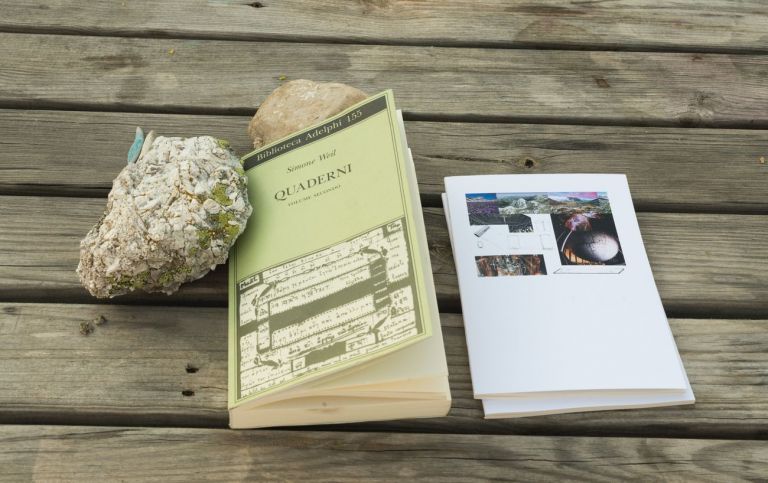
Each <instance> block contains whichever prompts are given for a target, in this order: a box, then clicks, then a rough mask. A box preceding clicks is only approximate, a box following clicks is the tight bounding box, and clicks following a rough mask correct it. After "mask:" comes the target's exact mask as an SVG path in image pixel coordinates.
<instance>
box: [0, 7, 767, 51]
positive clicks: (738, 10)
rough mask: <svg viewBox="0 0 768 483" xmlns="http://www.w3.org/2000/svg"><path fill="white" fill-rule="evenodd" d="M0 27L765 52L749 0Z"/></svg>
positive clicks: (6, 19)
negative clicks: (737, 0)
mask: <svg viewBox="0 0 768 483" xmlns="http://www.w3.org/2000/svg"><path fill="white" fill-rule="evenodd" d="M2 3H3V6H2V7H1V8H2V10H3V17H2V19H0V29H2V30H6V31H17V32H48V33H50V32H53V33H56V32H69V33H77V34H97V35H126V36H138V37H156V36H171V37H193V38H222V39H223V38H229V39H249V40H255V39H286V40H303V41H307V40H310V41H321V42H329V41H330V42H362V43H396V44H427V45H479V46H498V47H530V46H536V47H568V48H574V47H576V48H585V47H587V48H593V49H617V48H619V49H646V50H647V49H688V50H692V49H694V50H737V51H745V50H747V51H766V50H768V38H766V35H765V25H766V24H768V14H767V13H766V9H765V8H764V7H765V6H764V4H762V3H761V2H760V1H758V0H752V1H740V2H729V1H726V0H709V1H708V2H706V4H702V3H701V2H696V1H695V0H684V1H677V2H674V3H659V2H653V1H649V0H643V1H629V0H623V1H612V2H582V1H576V0H572V1H560V0H545V1H538V2H534V3H532V2H530V1H525V0H511V1H505V0H484V1H483V2H473V1H451V2H444V1H440V0H422V1H419V2H414V1H404V0H375V1H360V2H345V1H343V0H327V1H324V2H306V1H301V0H287V1H286V0H281V1H279V2H272V1H263V2H244V1H234V0H218V1H203V0H196V1H184V0H175V1H166V2H163V4H162V8H159V7H158V5H157V4H156V3H152V2H150V1H149V0H138V1H137V0H132V1H130V2H123V3H114V2H109V3H101V2H87V3H84V2H79V1H77V0H48V1H46V2H45V3H44V4H36V3H34V2H9V1H5V2H2Z"/></svg>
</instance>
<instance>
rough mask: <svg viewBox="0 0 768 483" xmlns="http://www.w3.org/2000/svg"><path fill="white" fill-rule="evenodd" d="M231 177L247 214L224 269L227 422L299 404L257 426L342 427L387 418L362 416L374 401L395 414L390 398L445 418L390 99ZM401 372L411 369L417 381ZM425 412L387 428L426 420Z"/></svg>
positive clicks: (261, 156)
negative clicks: (240, 179)
mask: <svg viewBox="0 0 768 483" xmlns="http://www.w3.org/2000/svg"><path fill="white" fill-rule="evenodd" d="M243 167H244V169H245V171H246V174H247V177H248V194H249V199H250V202H251V205H252V206H253V214H252V215H251V218H250V220H249V222H248V227H247V229H246V230H245V232H244V233H243V235H242V236H241V237H240V238H239V239H238V241H237V244H236V246H235V247H234V249H233V250H232V252H231V254H230V261H229V324H230V337H229V340H230V347H229V357H230V361H229V368H230V371H229V406H230V409H234V408H238V407H242V405H243V403H248V402H258V404H262V405H263V404H267V403H269V402H274V401H277V400H280V399H285V398H286V397H288V396H291V397H294V398H295V397H297V395H300V396H301V398H302V399H300V401H301V403H300V404H299V402H296V400H294V401H293V402H292V403H291V404H292V406H291V405H288V404H287V403H283V404H282V405H280V406H273V407H263V410H264V414H268V413H269V414H273V415H275V414H278V413H279V414H280V416H277V417H278V419H279V418H282V419H283V421H282V424H308V423H312V422H344V421H348V420H354V419H360V418H363V419H365V418H370V419H376V418H378V417H381V415H382V414H385V413H386V414H389V413H391V412H392V411H384V410H383V409H381V410H377V409H374V410H371V408H372V407H374V406H376V405H377V404H381V402H380V401H379V402H376V401H377V399H376V398H379V397H388V398H390V403H392V407H397V406H398V405H397V404H394V403H395V401H392V399H391V398H393V397H396V396H397V395H403V394H404V395H406V396H408V397H409V398H410V400H411V401H410V402H418V401H417V400H418V399H424V398H426V399H435V398H436V397H437V396H435V393H438V396H440V397H441V398H442V400H443V402H438V405H439V406H440V408H441V410H442V411H443V412H442V414H444V412H445V411H447V408H445V409H444V410H443V409H442V408H443V407H444V406H445V404H444V402H445V401H446V400H447V401H448V402H450V396H446V393H448V390H447V369H446V365H445V354H444V350H443V348H442V338H440V337H439V330H440V326H439V317H438V313H437V304H436V299H435V295H434V288H433V282H432V273H431V268H430V265H429V256H428V251H427V248H426V236H425V234H424V227H423V219H422V218H421V216H422V215H421V212H420V211H421V210H420V202H419V198H418V191H417V189H416V180H415V173H414V171H413V167H412V160H411V159H410V157H409V151H408V149H407V145H406V144H405V139H404V130H403V128H402V122H401V119H400V118H398V114H397V112H396V110H395V107H394V99H393V96H392V93H391V91H385V92H383V93H381V94H379V95H376V96H373V97H371V98H369V99H367V100H366V101H364V102H362V103H360V104H358V105H357V106H354V107H352V108H350V109H349V110H347V111H345V112H343V113H341V114H339V115H338V116H335V117H333V118H331V119H328V120H326V121H323V122H322V123H320V124H318V125H316V126H313V127H311V128H308V129H306V130H303V131H301V132H298V133H296V134H294V135H292V136H290V137H288V138H285V139H282V140H280V141H277V142H275V143H273V144H271V145H269V146H266V147H264V148H261V149H259V150H257V151H255V152H253V153H251V154H249V155H248V156H246V157H245V158H243ZM434 332H438V337H436V338H435V337H431V336H432V335H433V333H434ZM427 339H431V340H429V341H428V342H427ZM420 342H424V344H426V345H424V344H421V343H420ZM413 344H417V345H418V346H419V351H417V352H414V351H407V350H405V349H404V348H407V346H410V345H413ZM388 354H392V356H393V357H387V355H388ZM395 354H396V355H395ZM374 361H377V364H374V363H373V362H374ZM404 361H405V362H407V363H408V364H410V365H412V364H414V363H418V364H419V365H420V369H419V370H416V371H414V372H413V373H414V374H416V378H417V379H418V380H413V378H412V377H411V376H410V375H409V374H408V373H407V372H406V373H404V372H403V368H404V364H405V362H404ZM352 369H355V370H356V371H357V373H356V374H357V375H356V376H355V375H353V376H349V375H344V377H340V376H339V375H338V374H341V373H344V374H348V373H350V370H352ZM337 373H338V374H337ZM331 374H334V377H333V378H329V377H327V376H330V375H331ZM437 376H439V377H441V378H442V379H443V380H444V381H437V382H436V383H434V382H435V377H437ZM321 378H322V381H321V382H316V380H317V379H321ZM325 381H329V382H325ZM403 382H406V383H407V384H403ZM427 386H429V387H427ZM443 386H444V387H443ZM425 388H426V389H425ZM435 388H437V389H435ZM342 396H344V397H347V399H344V397H342ZM312 397H314V398H315V399H311V398H312ZM318 397H320V399H318ZM323 398H324V399H323ZM352 398H356V399H352ZM353 401H354V404H353ZM363 403H364V404H363ZM355 404H357V405H358V406H359V407H358V408H357V409H354V410H351V409H350V408H351V407H352V406H354V405H355ZM361 404H362V406H365V407H366V408H367V409H365V410H363V409H360V405H361ZM408 404H409V402H408V401H400V402H399V406H401V407H406V406H408ZM430 404H431V406H429V404H427V405H426V406H424V405H423V404H422V407H421V408H420V409H418V410H416V411H415V412H414V411H411V412H409V411H408V409H407V407H406V408H405V409H402V408H401V410H400V413H399V414H401V415H402V417H408V416H410V417H416V416H419V415H422V413H424V414H423V415H425V416H434V415H437V414H435V409H434V406H435V404H434V403H430ZM315 405H317V406H318V407H317V408H315ZM300 406H301V407H300ZM289 407H292V408H294V409H297V411H296V412H294V413H293V414H289V413H288V412H286V411H287V408H289ZM334 408H335V410H336V413H335V414H332V413H333V411H331V410H332V409H334ZM298 409H302V410H303V412H302V411H299V410H298ZM313 410H314V411H315V413H311V411H313ZM318 411H320V412H318ZM322 411H325V412H322ZM312 414H314V416H313V415H312ZM388 417H396V415H395V414H389V416H388ZM266 419H267V420H269V421H271V424H268V425H273V424H277V423H275V422H274V421H275V418H274V417H273V418H271V420H270V418H266ZM238 421H240V422H238V423H237V425H239V426H240V427H243V426H244V425H248V424H251V423H249V422H244V421H243V420H241V419H238ZM269 421H268V422H269ZM262 423H264V421H263V420H262V421H260V422H258V423H253V425H265V424H262Z"/></svg>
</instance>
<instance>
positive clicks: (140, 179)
mask: <svg viewBox="0 0 768 483" xmlns="http://www.w3.org/2000/svg"><path fill="white" fill-rule="evenodd" d="M150 134H151V133H150ZM130 159H131V155H130V154H129V160H130ZM250 214H251V206H250V204H249V203H248V196H247V192H246V177H245V173H244V172H243V168H242V167H241V165H240V161H239V160H238V158H237V157H235V155H234V154H233V153H232V152H231V151H230V150H229V148H228V144H226V142H224V141H222V140H218V139H216V138H213V137H210V136H200V137H193V138H186V139H184V138H170V137H162V136H158V137H157V138H154V136H152V135H150V136H148V137H147V139H146V141H145V142H144V145H143V148H142V149H141V155H140V156H139V157H138V160H136V162H129V164H128V165H127V166H126V167H125V168H124V169H123V170H122V171H121V172H120V174H119V175H118V176H117V178H115V181H114V183H113V185H112V191H110V193H109V198H108V200H107V208H106V211H105V212H104V216H103V217H102V218H101V220H100V221H99V222H98V223H96V225H95V226H94V227H93V228H92V229H91V231H90V232H89V233H88V234H87V235H86V237H85V238H84V239H83V240H82V241H81V242H80V264H79V265H78V267H77V273H78V275H79V276H80V281H81V282H82V284H83V286H85V288H87V289H88V291H89V292H90V293H91V294H92V295H94V296H96V297H114V296H116V295H121V294H124V293H127V292H130V291H133V290H136V289H141V290H144V291H147V292H165V293H167V294H170V293H173V292H174V291H176V290H178V288H179V286H180V285H181V284H182V283H185V282H189V281H192V280H195V279H198V278H200V277H202V276H203V275H205V274H206V273H208V271H209V270H213V269H214V268H215V267H216V265H218V264H221V263H224V262H225V261H226V259H227V255H228V253H229V248H230V247H231V246H232V244H233V243H234V241H235V239H236V238H237V237H238V236H239V235H240V233H242V232H243V230H244V229H245V224H246V221H247V220H248V216H249V215H250Z"/></svg>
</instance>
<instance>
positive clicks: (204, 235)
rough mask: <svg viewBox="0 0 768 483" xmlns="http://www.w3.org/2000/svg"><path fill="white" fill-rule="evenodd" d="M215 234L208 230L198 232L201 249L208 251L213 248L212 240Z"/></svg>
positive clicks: (198, 242) (201, 229) (202, 229)
mask: <svg viewBox="0 0 768 483" xmlns="http://www.w3.org/2000/svg"><path fill="white" fill-rule="evenodd" d="M213 235H214V233H213V231H212V230H209V229H207V228H200V229H198V230H197V244H198V245H200V248H202V249H203V250H207V249H208V248H210V247H211V238H212V237H213Z"/></svg>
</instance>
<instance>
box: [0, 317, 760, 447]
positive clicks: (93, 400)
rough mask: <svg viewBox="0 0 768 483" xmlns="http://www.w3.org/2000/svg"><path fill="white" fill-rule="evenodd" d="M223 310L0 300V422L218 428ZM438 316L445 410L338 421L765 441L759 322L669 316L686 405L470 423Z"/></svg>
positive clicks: (466, 391)
mask: <svg viewBox="0 0 768 483" xmlns="http://www.w3.org/2000/svg"><path fill="white" fill-rule="evenodd" d="M100 315H103V316H105V317H106V319H107V320H108V322H107V323H106V324H104V325H101V326H97V327H96V328H95V331H94V332H93V333H92V334H91V335H90V336H87V337H85V336H82V335H80V324H81V323H83V322H89V321H91V320H93V319H95V318H97V317H98V316H100ZM226 317H227V315H226V311H225V309H217V308H184V307H175V308H174V307H149V306H144V307H142V306H138V307H137V306H117V305H108V306H104V305H61V304H12V303H3V304H0V422H4V423H32V424H35V423H41V422H45V423H56V424H106V425H111V424H118V425H130V426H143V425H152V426H155V425H172V426H203V427H211V426H213V427H222V426H226V424H227V421H228V416H227V412H226V404H227V403H226V384H227V383H226V381H227V345H226V340H227V323H226ZM442 322H443V334H444V338H445V347H446V354H447V356H448V366H449V370H450V374H451V375H450V384H451V389H452V395H453V407H452V409H451V412H450V414H449V415H448V417H447V418H435V419H425V420H410V421H396V422H380V423H366V424H358V425H349V426H348V428H355V429H360V428H365V429H368V430H371V429H373V430H385V429H386V430H392V429H396V430H401V431H425V432H447V433H453V432H458V433H500V434H505V433H528V434H591V435H614V436H615V435H632V436H665V437H670V436H672V437H728V438H763V437H767V436H768V389H766V385H765V381H766V378H767V377H768V331H767V330H766V326H768V321H766V320H714V319H713V320H702V319H698V320H696V319H672V320H671V321H670V323H671V327H672V330H673V332H674V334H675V336H676V340H677V343H678V345H679V348H680V352H681V355H682V357H683V361H684V364H685V367H686V370H687V372H688V375H689V377H690V379H691V383H692V384H693V388H694V391H695V393H696V396H697V399H698V402H697V403H696V405H695V406H683V407H676V408H675V407H672V408H658V409H643V410H628V411H610V412H601V413H582V414H563V415H557V416H546V417H535V418H521V419H507V420H484V419H482V416H483V413H482V408H481V406H480V404H479V401H476V400H475V399H473V397H472V385H471V379H470V375H469V366H468V359H467V349H466V342H465V338H464V330H463V324H462V318H461V316H460V315H455V314H443V315H442ZM182 391H192V395H189V396H185V395H183V394H182ZM187 394H190V393H189V392H188V393H187Z"/></svg>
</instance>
